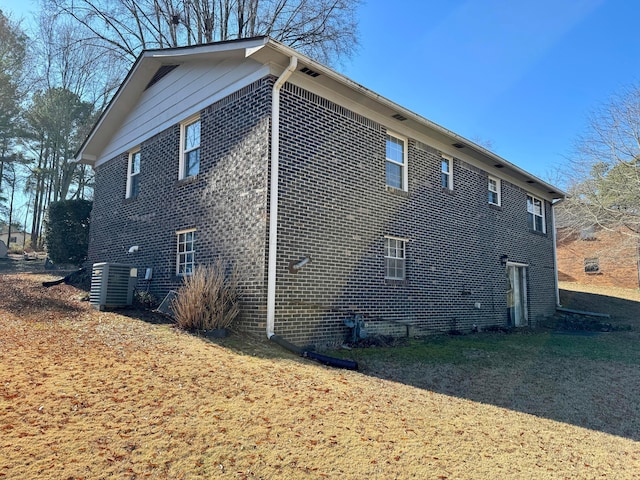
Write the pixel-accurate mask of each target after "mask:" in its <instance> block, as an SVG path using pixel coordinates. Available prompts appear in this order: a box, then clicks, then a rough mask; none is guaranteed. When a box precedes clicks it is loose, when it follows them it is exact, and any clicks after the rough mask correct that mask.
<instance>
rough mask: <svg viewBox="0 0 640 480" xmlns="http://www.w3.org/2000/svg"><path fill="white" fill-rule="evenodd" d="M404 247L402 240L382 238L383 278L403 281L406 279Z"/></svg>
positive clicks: (404, 243)
mask: <svg viewBox="0 0 640 480" xmlns="http://www.w3.org/2000/svg"><path fill="white" fill-rule="evenodd" d="M406 246H407V240H406V239H404V238H396V237H384V278H385V279H387V280H404V279H405V278H406V251H407V250H406Z"/></svg>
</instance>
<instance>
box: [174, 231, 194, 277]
mask: <svg viewBox="0 0 640 480" xmlns="http://www.w3.org/2000/svg"><path fill="white" fill-rule="evenodd" d="M176 235H177V236H178V252H177V259H176V274H177V275H180V276H185V275H191V274H192V273H193V269H194V266H195V261H196V259H195V256H196V230H195V228H194V229H191V230H181V231H179V232H176Z"/></svg>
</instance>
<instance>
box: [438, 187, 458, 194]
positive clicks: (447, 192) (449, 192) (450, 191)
mask: <svg viewBox="0 0 640 480" xmlns="http://www.w3.org/2000/svg"><path fill="white" fill-rule="evenodd" d="M440 188H442V193H446V194H447V195H454V194H455V192H454V190H453V189H451V188H447V187H440Z"/></svg>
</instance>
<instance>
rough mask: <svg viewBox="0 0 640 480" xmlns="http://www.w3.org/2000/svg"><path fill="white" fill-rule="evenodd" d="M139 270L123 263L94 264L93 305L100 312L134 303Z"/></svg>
mask: <svg viewBox="0 0 640 480" xmlns="http://www.w3.org/2000/svg"><path fill="white" fill-rule="evenodd" d="M137 279H138V269H137V268H134V267H132V266H130V265H123V264H121V263H106V262H105V263H94V264H93V268H92V271H91V294H90V295H89V300H90V302H91V305H93V306H94V307H95V308H97V309H99V310H104V309H105V308H118V307H126V306H129V305H131V304H132V303H133V289H134V288H135V286H136V281H137Z"/></svg>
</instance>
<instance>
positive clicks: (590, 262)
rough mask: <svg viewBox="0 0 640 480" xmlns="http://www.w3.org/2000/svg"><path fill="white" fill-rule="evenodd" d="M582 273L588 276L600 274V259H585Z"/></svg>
mask: <svg viewBox="0 0 640 480" xmlns="http://www.w3.org/2000/svg"><path fill="white" fill-rule="evenodd" d="M584 273H588V274H594V273H600V259H599V258H597V257H594V258H585V259H584Z"/></svg>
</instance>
